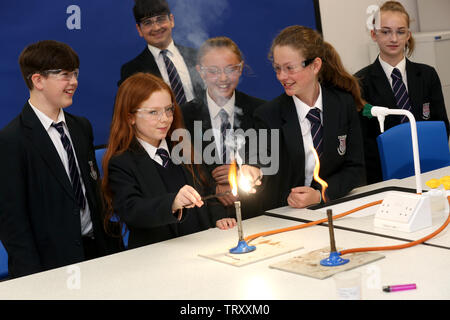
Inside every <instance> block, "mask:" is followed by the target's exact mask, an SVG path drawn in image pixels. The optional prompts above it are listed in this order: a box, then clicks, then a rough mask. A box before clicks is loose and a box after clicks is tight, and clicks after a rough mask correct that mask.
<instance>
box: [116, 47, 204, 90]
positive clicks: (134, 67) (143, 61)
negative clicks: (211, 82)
mask: <svg viewBox="0 0 450 320" xmlns="http://www.w3.org/2000/svg"><path fill="white" fill-rule="evenodd" d="M175 45H176V47H177V48H178V50H179V51H180V54H181V55H182V56H183V59H184V62H185V63H186V66H187V68H188V70H189V75H190V76H191V82H192V87H193V89H194V96H195V97H199V96H200V94H201V91H202V87H203V80H202V79H201V77H200V75H199V74H198V72H197V69H196V68H195V66H196V64H197V50H196V49H193V48H189V47H184V46H180V45H177V44H175ZM138 72H144V73H151V74H153V75H155V76H157V77H160V78H161V72H160V71H159V68H158V65H157V64H156V61H155V57H153V55H152V53H151V52H150V50H149V49H148V47H147V46H145V49H144V50H143V51H142V52H141V53H140V54H139V55H138V56H137V57H135V58H134V59H133V60H131V61H128V62H127V63H125V64H124V65H122V67H121V69H120V80H119V82H118V83H117V85H118V86H120V85H121V84H122V82H124V81H125V79H126V78H128V77H130V76H132V75H133V74H135V73H138Z"/></svg>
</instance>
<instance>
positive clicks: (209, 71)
mask: <svg viewBox="0 0 450 320" xmlns="http://www.w3.org/2000/svg"><path fill="white" fill-rule="evenodd" d="M200 70H201V71H202V72H204V73H205V74H206V75H207V76H208V77H209V78H218V77H219V76H220V75H221V74H222V72H223V73H224V74H225V75H227V76H229V77H231V76H236V75H237V74H238V73H239V72H240V71H241V70H242V62H241V63H238V64H235V65H234V66H227V67H225V68H223V69H221V68H219V67H214V66H211V67H204V66H201V67H200Z"/></svg>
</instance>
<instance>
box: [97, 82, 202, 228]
mask: <svg viewBox="0 0 450 320" xmlns="http://www.w3.org/2000/svg"><path fill="white" fill-rule="evenodd" d="M157 91H166V92H168V93H169V94H170V96H171V99H172V102H173V105H174V107H175V110H174V114H173V121H172V124H171V126H170V129H169V131H168V133H167V136H168V137H170V136H171V135H172V133H173V131H174V130H176V129H179V128H184V124H183V114H182V112H181V110H180V107H179V106H178V104H177V103H176V100H175V96H174V94H173V92H172V90H171V89H170V87H169V86H168V85H167V84H166V83H165V82H164V81H163V80H162V79H161V78H158V77H156V76H154V75H151V74H149V73H136V74H134V75H133V76H131V77H129V78H127V79H126V80H125V81H124V82H123V83H122V84H121V85H120V87H119V90H118V91H117V96H116V102H115V105H114V115H113V119H112V122H111V129H110V135H109V140H108V146H107V149H106V152H105V155H104V156H103V160H102V167H103V178H102V191H103V196H104V201H105V207H106V214H105V220H104V226H105V229H106V230H107V231H110V219H111V217H112V216H113V207H112V198H113V194H112V192H111V189H110V188H109V171H108V164H109V161H110V160H111V158H112V157H113V156H115V155H119V154H122V153H123V152H125V151H126V150H128V149H129V148H130V145H131V143H132V142H133V141H134V139H135V136H136V131H135V129H134V127H133V126H132V124H131V121H130V115H131V114H132V113H134V112H135V111H136V109H138V108H139V106H140V105H141V103H142V102H144V101H145V100H147V99H149V98H150V96H151V95H152V94H153V93H154V92H157ZM168 142H169V141H168ZM180 142H181V141H172V142H169V143H171V145H172V148H173V147H174V146H175V145H176V144H177V143H180ZM191 154H192V153H191ZM186 167H187V168H188V169H189V171H191V173H193V171H192V166H191V165H186ZM194 181H196V180H195V179H194Z"/></svg>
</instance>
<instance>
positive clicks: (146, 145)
mask: <svg viewBox="0 0 450 320" xmlns="http://www.w3.org/2000/svg"><path fill="white" fill-rule="evenodd" d="M136 139H137V141H139V143H140V144H141V146H142V147H143V148H144V150H145V151H146V152H147V153H148V155H149V156H150V158H152V159H155V156H156V150H158V149H160V148H161V149H164V150H166V151H167V153H168V154H170V152H169V147H168V146H167V141H166V139H162V140H161V142H160V143H159V147H158V148H156V147H154V146H152V145H151V144H150V143H148V142H147V141H144V140H142V139H140V138H138V137H136Z"/></svg>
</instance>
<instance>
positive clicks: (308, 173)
mask: <svg viewBox="0 0 450 320" xmlns="http://www.w3.org/2000/svg"><path fill="white" fill-rule="evenodd" d="M293 98H294V103H295V109H296V110H297V116H298V121H299V123H300V128H301V130H302V138H303V148H304V151H305V186H311V182H312V180H313V173H314V167H315V165H316V160H315V159H314V154H313V152H312V150H311V147H312V148H314V143H313V139H312V135H311V122H309V120H308V119H307V118H306V115H307V114H308V112H309V110H311V109H312V108H318V109H319V110H320V111H321V112H320V120H321V122H322V125H323V115H322V112H323V105H322V88H321V87H320V86H319V96H318V97H317V100H316V102H315V103H314V106H313V107H312V108H311V107H310V106H308V105H307V104H306V103H304V102H303V101H301V100H300V99H299V98H297V97H296V96H293Z"/></svg>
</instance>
